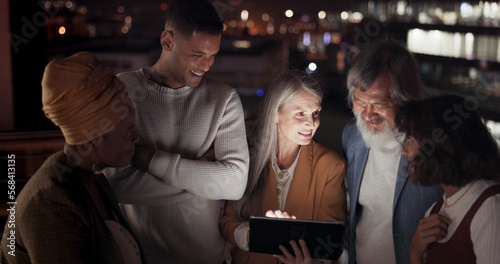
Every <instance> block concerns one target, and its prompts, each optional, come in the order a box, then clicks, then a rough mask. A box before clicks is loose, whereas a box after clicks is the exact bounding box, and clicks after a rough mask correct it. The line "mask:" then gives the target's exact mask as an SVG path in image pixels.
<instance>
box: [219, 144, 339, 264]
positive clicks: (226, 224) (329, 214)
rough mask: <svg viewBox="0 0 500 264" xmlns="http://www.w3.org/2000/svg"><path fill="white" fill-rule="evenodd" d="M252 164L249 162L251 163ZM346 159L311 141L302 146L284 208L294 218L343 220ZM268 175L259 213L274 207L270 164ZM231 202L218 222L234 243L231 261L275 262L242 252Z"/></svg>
mask: <svg viewBox="0 0 500 264" xmlns="http://www.w3.org/2000/svg"><path fill="white" fill-rule="evenodd" d="M250 166H251V165H250ZM344 174H345V161H344V159H343V158H342V157H341V156H340V155H338V154H337V153H336V152H335V151H333V150H330V149H328V148H326V147H324V146H322V145H321V144H319V143H317V142H315V141H313V142H311V144H309V145H306V146H302V150H301V154H300V157H299V160H298V163H297V168H296V169H295V174H294V176H293V181H292V184H291V186H290V191H289V193H288V198H287V201H286V205H285V211H286V212H288V213H289V214H290V215H295V216H296V217H297V219H312V220H330V221H342V222H344V223H345V221H346V193H345V188H344V185H343V180H344ZM268 177H269V178H268V179H267V183H266V186H265V192H264V196H263V198H262V212H261V213H262V215H264V214H265V213H266V211H267V210H277V209H279V208H278V196H277V193H276V178H275V173H274V170H273V169H272V166H269V176H268ZM233 209H234V201H228V202H227V203H226V207H225V210H224V217H223V218H222V221H221V230H222V233H223V234H224V236H225V237H226V238H227V239H228V241H230V242H231V243H232V244H233V245H235V246H234V248H233V250H232V251H231V255H232V258H233V261H234V262H235V263H236V264H240V263H259V264H263V263H278V261H277V259H276V258H274V257H273V256H272V255H270V254H260V253H251V252H246V251H242V250H240V249H239V248H238V246H236V241H235V239H234V230H235V229H236V228H237V227H238V226H239V225H240V224H241V223H242V222H239V221H238V220H237V219H236V217H235V216H234V212H233Z"/></svg>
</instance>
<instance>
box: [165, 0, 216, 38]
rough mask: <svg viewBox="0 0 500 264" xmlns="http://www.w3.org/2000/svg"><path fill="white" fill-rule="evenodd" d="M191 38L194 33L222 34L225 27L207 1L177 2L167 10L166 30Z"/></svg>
mask: <svg viewBox="0 0 500 264" xmlns="http://www.w3.org/2000/svg"><path fill="white" fill-rule="evenodd" d="M168 28H171V29H173V30H174V31H175V32H178V33H180V34H181V35H182V36H184V37H186V38H189V37H191V35H192V34H193V32H194V31H196V32H202V33H207V34H210V35H218V34H222V30H223V25H222V22H221V19H220V16H219V14H218V13H217V10H215V7H214V6H213V5H212V4H210V3H209V2H208V1H206V0H177V1H175V2H174V3H172V4H171V5H170V6H169V7H168V8H167V14H166V20H165V29H168Z"/></svg>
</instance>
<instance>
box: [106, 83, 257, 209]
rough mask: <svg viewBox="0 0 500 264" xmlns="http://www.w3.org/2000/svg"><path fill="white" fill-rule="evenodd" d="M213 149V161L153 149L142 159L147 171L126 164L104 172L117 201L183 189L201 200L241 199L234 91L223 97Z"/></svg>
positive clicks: (242, 147) (242, 156)
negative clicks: (188, 157)
mask: <svg viewBox="0 0 500 264" xmlns="http://www.w3.org/2000/svg"><path fill="white" fill-rule="evenodd" d="M213 150H214V154H215V161H210V160H207V159H205V158H202V159H198V160H193V159H186V158H183V157H181V155H179V154H175V153H168V152H166V151H161V150H155V151H154V153H153V154H152V155H150V154H146V157H148V156H150V157H151V160H150V161H148V160H147V159H146V160H144V161H143V164H142V165H143V166H144V167H146V168H147V169H148V172H147V173H145V172H143V171H140V170H138V169H136V168H134V167H131V166H129V167H127V168H124V169H108V170H106V172H105V174H106V177H107V178H108V180H109V181H110V183H111V185H112V186H113V187H114V189H115V191H116V195H117V198H118V201H119V202H121V203H137V202H139V203H142V204H155V203H158V198H161V197H165V196H171V195H178V194H179V193H181V192H184V191H186V192H188V193H191V194H193V195H196V196H199V197H201V198H204V199H213V200H217V199H227V200H237V199H239V198H241V196H242V195H243V192H244V191H245V187H246V182H247V174H248V163H249V155H248V146H247V140H246V131H245V125H244V115H243V108H242V106H241V101H240V99H239V97H238V94H237V93H236V91H234V90H233V92H231V93H230V94H229V96H228V98H227V99H226V107H225V111H224V114H223V115H222V117H221V121H220V126H219V127H218V129H217V132H216V136H215V140H214V142H213ZM137 155H140V153H137ZM144 167H143V169H144ZM152 176H154V177H152Z"/></svg>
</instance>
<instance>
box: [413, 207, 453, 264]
mask: <svg viewBox="0 0 500 264" xmlns="http://www.w3.org/2000/svg"><path fill="white" fill-rule="evenodd" d="M449 224H451V219H450V218H449V217H447V216H444V215H440V214H432V215H429V216H427V217H425V218H423V219H422V220H420V222H419V223H418V227H417V231H415V235H414V236H413V239H412V240H411V244H410V263H412V264H415V263H423V255H424V253H425V251H426V250H427V246H429V244H430V243H433V242H436V241H439V240H441V239H443V238H445V237H446V234H447V233H448V225H449Z"/></svg>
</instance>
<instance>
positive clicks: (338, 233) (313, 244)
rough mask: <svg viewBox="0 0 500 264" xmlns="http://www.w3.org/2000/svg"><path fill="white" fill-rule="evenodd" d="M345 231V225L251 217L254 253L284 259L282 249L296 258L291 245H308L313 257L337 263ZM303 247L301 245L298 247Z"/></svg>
mask: <svg viewBox="0 0 500 264" xmlns="http://www.w3.org/2000/svg"><path fill="white" fill-rule="evenodd" d="M344 231H345V227H344V224H343V223H342V222H331V221H318V220H303V219H284V218H270V217H263V216H251V217H250V241H249V250H250V251H251V252H258V253H267V254H276V255H283V252H281V250H280V249H279V245H283V246H285V247H286V248H287V249H288V252H290V253H291V254H292V255H293V249H292V247H291V246H290V243H289V241H290V240H295V241H296V242H297V244H298V241H299V239H303V240H304V241H306V244H307V247H308V249H309V253H310V254H311V257H313V258H315V259H329V260H336V259H338V258H339V257H340V255H341V254H342V244H343V236H344ZM299 247H300V245H299Z"/></svg>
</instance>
